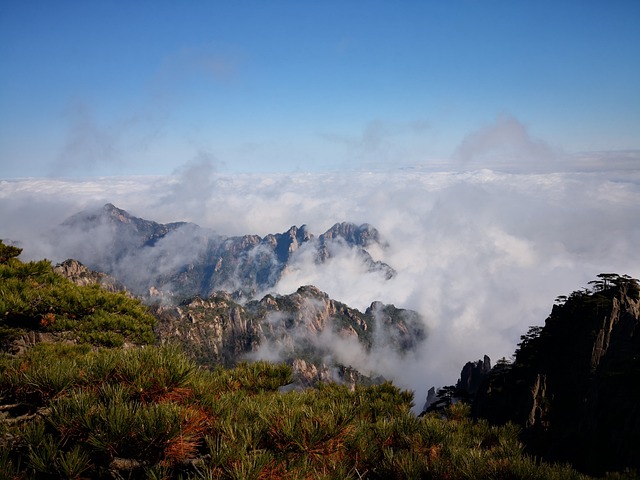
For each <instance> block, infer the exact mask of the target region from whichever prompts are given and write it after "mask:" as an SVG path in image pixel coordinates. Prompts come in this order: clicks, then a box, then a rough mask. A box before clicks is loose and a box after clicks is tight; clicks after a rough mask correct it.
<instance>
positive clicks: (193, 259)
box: [56, 204, 395, 298]
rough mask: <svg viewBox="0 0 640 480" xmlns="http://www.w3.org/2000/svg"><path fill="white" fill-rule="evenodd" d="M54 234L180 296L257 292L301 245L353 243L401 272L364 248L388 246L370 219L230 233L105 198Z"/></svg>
mask: <svg viewBox="0 0 640 480" xmlns="http://www.w3.org/2000/svg"><path fill="white" fill-rule="evenodd" d="M56 235H57V238H58V243H59V245H58V246H57V250H58V251H61V252H64V253H65V254H66V255H68V256H69V257H73V258H76V259H77V260H79V261H80V262H82V263H83V264H85V265H87V266H88V267H89V268H91V269H93V270H98V271H102V272H106V273H108V274H109V275H112V276H114V277H115V278H117V279H118V280H119V281H121V282H122V283H123V284H125V285H126V287H127V288H128V289H129V290H131V291H132V292H134V293H136V294H137V295H145V294H146V293H147V292H148V290H149V289H150V288H152V287H153V288H155V289H156V290H157V291H162V292H165V293H167V294H171V295H174V296H177V297H191V296H195V295H199V296H201V297H203V298H206V297H208V296H210V295H211V294H213V293H214V292H216V291H220V290H225V291H228V292H236V293H237V294H238V295H240V296H242V297H243V298H252V297H254V296H255V295H256V294H257V293H259V292H264V291H267V290H268V289H270V288H271V287H273V286H274V285H275V284H276V283H277V282H278V280H279V279H280V277H281V276H282V274H283V272H284V271H285V269H286V268H287V266H288V265H289V264H291V263H292V262H295V260H296V255H298V252H299V251H301V250H302V249H304V250H305V253H307V254H308V253H311V257H312V258H313V260H314V261H315V262H316V263H322V262H326V261H327V260H329V259H330V258H332V257H333V256H334V254H335V253H336V252H338V251H343V250H344V249H348V250H349V251H352V252H355V254H356V256H357V257H358V258H359V259H360V261H362V263H363V264H364V265H366V266H367V268H368V269H369V270H370V271H372V272H379V273H380V274H382V275H383V276H384V277H386V278H387V279H388V278H391V277H393V276H394V275H395V271H394V270H393V268H391V267H390V266H389V265H387V264H385V263H383V262H379V261H374V260H373V259H372V257H371V255H370V254H369V252H368V251H367V250H366V248H367V247H370V246H372V245H374V244H375V245H379V246H380V247H381V248H385V246H386V244H385V243H384V242H383V241H382V240H381V239H380V234H379V233H378V231H377V230H376V229H375V228H373V227H372V226H371V225H368V224H363V225H360V226H357V225H354V224H351V223H338V224H336V225H334V226H333V227H331V228H330V229H329V230H328V231H327V232H325V233H324V234H322V235H320V236H319V237H317V238H316V237H314V235H313V234H311V233H310V232H309V231H308V230H307V228H306V226H304V225H303V226H301V227H296V226H292V227H291V228H290V229H289V230H287V231H286V232H283V233H278V234H269V235H266V236H265V237H259V236H257V235H244V236H239V237H225V236H222V235H217V234H215V233H214V232H212V231H209V230H207V229H203V228H201V227H199V226H197V225H195V224H191V223H185V222H176V223H168V224H159V223H156V222H153V221H150V220H144V219H141V218H137V217H134V216H132V215H130V214H129V213H127V212H126V211H124V210H121V209H119V208H117V207H115V206H113V205H111V204H106V205H104V207H102V208H101V209H99V210H90V211H85V212H80V213H78V214H76V215H74V216H72V217H70V218H69V219H68V220H66V221H65V222H64V223H63V224H62V225H61V226H60V227H59V228H58V230H57V232H56Z"/></svg>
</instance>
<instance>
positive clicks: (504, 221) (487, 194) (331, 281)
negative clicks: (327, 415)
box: [0, 159, 640, 403]
mask: <svg viewBox="0 0 640 480" xmlns="http://www.w3.org/2000/svg"><path fill="white" fill-rule="evenodd" d="M194 178H195V179H198V181H197V182H196V184H195V187H197V188H194V183H193V179H194ZM107 202H110V203H113V204H114V205H116V206H117V207H119V208H122V209H125V210H127V211H128V212H129V213H130V214H132V215H135V216H138V217H142V218H145V219H149V220H154V221H157V222H160V223H167V222H174V221H188V222H194V223H197V224H199V225H200V226H202V227H206V228H209V229H211V230H213V231H214V232H216V233H219V234H222V235H229V236H231V235H244V234H257V235H260V236H264V235H266V234H268V233H279V232H284V231H286V230H287V229H288V228H289V227H291V226H292V225H297V226H301V225H303V224H306V225H307V227H308V229H309V231H310V232H313V233H314V234H315V235H319V234H320V233H323V232H324V231H326V230H327V229H328V228H330V227H331V226H332V225H333V224H334V223H336V222H342V221H349V222H353V223H355V224H361V223H369V224H371V225H373V226H374V227H375V228H377V229H378V231H379V232H380V234H381V236H382V237H383V240H384V241H385V242H387V243H388V247H386V248H383V247H379V246H373V247H372V248H370V249H368V251H369V253H370V254H371V255H372V256H373V259H374V260H380V261H383V262H385V263H387V264H389V265H390V266H391V267H393V268H394V269H395V270H396V271H397V275H396V276H395V277H393V278H392V279H389V280H387V279H385V277H384V276H383V275H381V274H380V273H379V272H370V271H367V269H366V267H365V266H364V265H363V264H362V262H361V261H360V259H359V258H357V257H356V256H354V255H353V252H352V251H350V250H348V249H346V248H345V249H344V251H342V252H341V251H337V252H332V253H333V254H334V255H333V257H332V258H331V260H330V261H328V262H326V263H325V264H315V263H313V261H312V258H311V255H309V254H306V253H308V252H306V251H305V249H304V248H301V249H299V250H298V251H297V252H296V253H295V255H294V256H293V258H292V263H291V264H290V267H289V268H288V269H287V271H286V272H285V274H284V276H283V277H282V279H281V280H280V282H279V283H278V284H277V286H276V288H275V291H276V293H281V294H286V293H291V292H293V291H295V290H296V289H297V288H298V287H299V286H301V285H308V284H311V285H315V286H316V287H318V288H319V289H320V290H322V291H325V292H326V293H327V294H328V295H329V296H330V297H331V298H334V299H336V300H339V301H341V302H344V303H346V304H347V305H349V306H351V307H355V308H358V309H360V310H362V311H364V310H365V309H366V308H367V307H368V306H369V305H370V304H371V302H372V301H374V300H379V301H382V302H384V303H392V304H394V305H396V306H397V307H399V308H407V309H414V310H417V311H418V312H420V313H421V314H422V315H423V316H424V318H425V321H426V324H427V325H426V327H427V335H428V338H427V341H426V342H425V343H424V348H423V349H422V350H421V351H420V352H418V353H417V354H416V355H415V356H414V355H411V356H409V357H406V358H404V359H399V358H398V359H396V360H397V361H396V360H394V362H388V363H391V364H387V365H386V366H385V372H384V374H386V375H388V376H390V377H391V378H392V379H393V380H394V381H395V382H396V383H397V384H398V385H400V386H403V387H409V388H413V389H415V390H416V403H421V402H422V399H423V398H424V394H425V392H426V388H428V387H429V386H431V385H443V384H450V383H453V382H455V380H456V378H457V376H458V374H459V372H460V369H461V367H462V365H463V364H464V363H465V362H466V361H468V360H477V359H478V358H482V356H483V355H484V354H488V355H489V356H490V357H491V359H492V360H493V361H494V362H495V360H497V359H498V358H500V357H503V356H506V357H509V356H510V355H511V354H512V353H513V351H514V349H515V345H516V343H517V342H518V340H519V336H520V335H522V334H524V333H525V332H526V331H527V328H528V326H530V325H541V324H543V322H544V319H545V318H546V316H547V315H548V313H549V311H550V309H551V306H552V304H553V301H554V298H555V297H556V296H557V295H562V294H568V293H570V292H571V291H573V290H576V289H579V288H581V287H583V286H586V284H587V282H588V281H589V280H592V279H593V278H594V277H595V276H596V275H597V274H598V273H601V272H616V273H620V274H629V275H631V276H633V277H639V276H640V254H639V253H638V246H639V245H640V172H638V171H636V170H634V169H626V170H624V171H617V172H603V171H590V172H575V171H574V172H561V173H535V174H531V173H502V172H498V171H492V170H486V169H481V170H472V171H467V172H438V171H429V170H427V169H420V168H414V169H406V170H397V171H392V172H389V171H372V172H336V173H314V174H306V173H292V174H260V175H258V174H224V173H218V172H216V171H215V168H212V165H211V163H210V162H208V161H206V160H202V159H201V160H200V161H198V162H193V163H190V164H187V165H186V166H185V167H184V168H183V169H182V170H180V171H179V172H178V173H177V174H176V175H175V176H172V177H126V178H102V179H92V180H87V181H83V180H58V179H18V180H10V181H0V238H2V239H4V240H6V241H13V242H16V243H17V244H18V245H19V246H21V247H23V248H24V252H23V254H22V256H21V258H22V259H23V260H30V259H39V258H43V257H46V258H49V259H50V260H52V261H53V262H54V263H55V262H61V261H63V260H65V259H66V258H67V257H70V256H73V252H71V251H64V248H62V251H60V249H59V248H58V249H57V250H54V249H53V248H52V246H51V245H52V241H51V238H50V235H51V232H52V231H53V229H54V227H55V226H57V225H59V224H60V223H61V222H63V221H64V220H65V219H66V218H67V217H69V216H70V215H72V214H74V213H77V212H78V211H80V210H82V209H84V208H87V207H94V206H101V205H103V204H104V203H107ZM177 238H178V237H176V239H177ZM180 238H181V239H183V240H184V241H185V244H184V245H182V246H181V248H183V249H185V252H188V249H189V248H190V245H189V238H188V236H184V235H183V236H181V237H180ZM174 240H175V239H174ZM87 241H88V242H90V240H87ZM99 246H100V239H93V243H89V244H88V246H87V248H96V249H97V248H99ZM187 256H188V255H187Z"/></svg>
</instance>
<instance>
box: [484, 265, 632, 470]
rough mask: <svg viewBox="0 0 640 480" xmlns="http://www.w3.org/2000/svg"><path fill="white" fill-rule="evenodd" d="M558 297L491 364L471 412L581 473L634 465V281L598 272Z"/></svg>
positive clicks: (535, 452)
mask: <svg viewBox="0 0 640 480" xmlns="http://www.w3.org/2000/svg"><path fill="white" fill-rule="evenodd" d="M592 285H593V290H587V289H584V290H581V291H575V292H573V293H572V294H571V295H570V296H568V297H559V298H558V302H557V304H556V305H555V306H554V307H553V310H552V312H551V315H550V316H549V318H547V320H546V322H545V325H544V327H532V328H531V329H530V330H529V332H528V333H527V334H526V335H523V336H522V342H521V343H520V344H519V348H518V350H517V351H516V354H515V360H514V362H513V363H508V362H499V364H498V365H496V367H494V368H493V369H492V370H491V372H490V373H489V374H488V375H487V376H486V379H485V381H484V383H483V385H482V386H481V387H480V389H479V391H478V393H477V396H476V399H475V401H474V403H473V413H474V415H475V416H476V417H479V418H485V419H488V420H489V421H490V422H492V423H497V424H504V423H506V422H514V423H516V424H517V425H521V426H522V427H523V429H524V431H523V436H522V438H523V441H524V442H525V444H526V445H527V448H528V450H529V451H530V452H532V453H534V454H536V455H539V456H542V457H543V458H545V459H548V460H563V461H571V462H572V463H573V464H574V465H576V466H578V467H579V468H581V469H584V470H586V471H589V472H595V473H603V472H605V471H609V470H621V469H624V468H627V467H632V468H636V469H638V468H640V403H639V402H638V399H640V286H639V284H638V282H637V280H634V279H631V278H629V277H627V276H619V275H615V274H602V275H599V277H598V280H596V281H594V282H592Z"/></svg>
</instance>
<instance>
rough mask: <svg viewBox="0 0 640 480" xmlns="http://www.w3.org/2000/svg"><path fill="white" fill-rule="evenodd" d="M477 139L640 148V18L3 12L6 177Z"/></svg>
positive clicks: (361, 160) (333, 6) (167, 167)
mask: <svg viewBox="0 0 640 480" xmlns="http://www.w3.org/2000/svg"><path fill="white" fill-rule="evenodd" d="M488 131H491V132H492V133H493V134H495V135H494V136H493V140H494V141H496V138H497V139H498V140H497V141H501V139H502V140H504V141H507V143H508V142H512V143H514V140H513V136H514V135H515V136H518V135H519V136H520V137H519V138H520V139H521V140H522V139H523V138H524V140H522V141H520V143H518V142H519V141H515V143H516V144H519V145H522V143H523V142H524V143H525V144H526V146H529V147H532V146H540V145H543V146H544V149H543V150H544V151H551V150H552V151H554V152H563V153H567V154H573V153H577V152H586V151H609V150H639V149H640V2H638V1H637V0H632V1H615V0H614V1H598V2H594V1H568V0H567V1H565V0H561V1H557V0H555V1H535V2H534V1H531V2H529V1H506V0H505V1H498V0H496V1H438V2H430V1H397V2H395V1H393V2H392V1H384V2H380V1H345V0H340V1H337V0H336V1H331V0H326V1H278V0H274V1H234V2H231V1H195V0H194V1H185V2H175V1H159V0H154V1H133V2H125V1H91V2H87V1H66V0H60V1H55V2H53V1H45V0H41V1H31V0H2V1H1V2H0V167H1V169H0V178H14V177H20V176H36V177H39V176H65V177H78V176H80V177H82V176H92V175H127V174H168V173H172V172H174V171H175V170H176V168H178V166H180V165H183V164H185V162H189V161H197V160H198V159H200V160H202V159H207V160H208V161H213V162H215V164H216V166H217V168H219V169H220V170H221V171H228V172H236V171H237V172H253V171H256V172H260V171H307V170H308V171H322V170H339V169H344V168H361V167H366V166H367V165H370V164H376V165H380V164H383V165H389V166H396V165H397V166H401V165H411V164H422V163H429V162H438V161H442V160H443V159H449V158H454V157H456V156H457V157H469V156H470V155H472V154H471V153H469V152H474V151H476V150H473V149H472V148H471V146H470V145H471V144H472V143H474V142H475V146H476V147H477V145H478V143H482V142H479V140H482V141H483V142H484V147H483V148H484V149H485V150H487V149H490V148H489V147H487V146H486V137H487V135H486V134H487V132H488ZM483 132H484V133H483ZM505 132H506V133H505ZM483 135H484V136H483ZM504 135H506V140H505V137H504ZM509 135H511V136H509ZM480 137H482V138H480ZM491 145H492V146H494V144H493V143H492V144H491ZM491 148H493V147H491ZM530 150H531V149H530ZM533 150H535V149H533ZM535 151H539V150H535Z"/></svg>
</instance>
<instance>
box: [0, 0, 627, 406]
mask: <svg viewBox="0 0 640 480" xmlns="http://www.w3.org/2000/svg"><path fill="white" fill-rule="evenodd" d="M638 85H640V4H639V3H638V2H632V1H620V2H607V3H604V2H591V1H587V2H584V1H581V2H577V1H576V2H573V1H568V2H560V3H558V2H546V1H543V2H528V3H525V2H519V3H516V2H472V1H457V2H446V3H444V2H417V1H410V2H405V3H403V4H402V7H399V6H398V4H395V3H391V2H379V1H372V2H338V1H328V2H289V1H286V2H285V1H275V2H268V3H267V2H257V1H248V2H242V4H239V3H233V4H231V3H223V2H189V3H188V4H185V5H177V4H175V3H173V2H145V1H143V2H133V3H129V4H123V3H120V4H117V3H113V2H101V1H99V2H91V3H86V2H76V1H65V2H57V3H56V4H53V3H47V2H18V1H14V0H8V1H5V2H2V4H1V5H0V167H1V171H0V238H3V239H8V240H11V241H15V242H17V243H18V244H20V246H22V247H24V249H25V250H24V253H23V257H22V258H24V259H37V258H43V257H46V258H50V259H51V260H53V261H62V260H64V259H65V258H62V257H64V256H65V255H66V254H71V253H72V252H67V251H56V250H54V249H53V248H52V242H51V232H52V230H53V228H54V227H55V226H56V225H58V224H59V223H60V222H62V221H63V220H64V219H65V218H67V217H68V216H69V215H72V214H74V213H76V212H78V211H79V210H81V209H83V208H88V207H95V206H100V205H102V204H104V203H107V202H110V203H113V204H115V205H116V206H118V207H120V208H123V209H125V210H127V211H129V212H130V213H131V214H133V215H136V216H140V217H143V218H147V219H150V220H155V221H158V222H172V221H193V222H195V223H198V224H200V225H201V226H203V227H207V228H211V229H213V230H215V231H217V232H218V233H220V234H223V235H243V234H258V235H266V234H268V233H279V232H283V231H286V230H287V229H288V228H289V227H290V226H292V225H297V226H300V225H302V224H307V225H308V226H309V228H310V230H311V231H312V232H313V233H315V234H320V233H322V232H323V231H324V230H326V229H327V228H329V227H330V226H331V225H332V224H333V223H336V222H342V221H351V222H355V223H364V222H367V223H370V224H372V225H373V226H375V227H376V228H377V229H378V230H379V231H380V232H381V234H382V235H383V237H384V238H385V239H386V240H387V241H388V243H389V248H388V250H385V251H382V250H381V251H375V252H372V253H373V254H374V255H375V256H376V259H381V260H383V261H385V262H387V263H389V264H390V265H391V266H392V267H393V268H394V269H396V270H397V271H398V275H397V277H396V278H395V279H393V280H392V281H390V282H387V281H382V280H381V279H379V278H375V277H372V276H370V275H366V274H364V273H363V272H362V268H361V265H359V264H358V263H357V261H355V260H354V259H353V258H350V257H349V256H348V255H347V254H345V255H342V256H340V255H339V256H338V257H337V258H336V259H335V261H332V262H330V263H329V264H327V265H326V266H324V267H323V268H319V267H317V266H314V265H312V264H311V263H310V262H305V261H304V260H305V259H304V258H302V257H301V258H300V259H299V260H300V262H299V264H298V265H297V267H298V268H293V269H292V270H291V271H290V272H289V273H288V275H287V276H285V277H284V278H283V279H282V281H281V282H280V283H279V285H278V286H277V287H276V290H277V292H278V293H290V292H291V291H293V290H295V289H296V288H297V287H298V286H299V285H301V284H314V285H316V286H317V287H318V288H320V289H321V290H324V291H326V292H327V293H328V294H329V295H330V296H331V297H333V298H336V299H337V300H340V301H344V302H345V303H347V304H349V305H351V306H354V307H357V308H366V306H367V305H368V304H370V303H371V302H372V301H374V300H381V301H384V302H387V303H394V304H396V306H398V307H401V308H412V309H416V310H418V311H419V312H420V313H421V314H423V315H424V316H425V319H426V322H427V327H428V328H429V332H430V333H429V335H430V340H428V341H427V342H426V346H425V349H424V351H423V352H420V355H419V356H418V358H417V359H416V358H414V359H413V361H412V363H410V364H407V363H396V364H394V365H390V366H387V367H388V368H389V369H390V372H391V373H392V374H395V377H394V380H397V381H398V382H399V383H400V384H401V385H403V386H411V387H412V388H428V387H429V386H430V385H433V384H435V385H442V384H444V383H447V382H448V383H451V382H453V381H455V376H456V375H457V374H458V373H459V371H460V368H461V366H462V365H463V364H464V362H466V361H468V360H476V359H478V358H481V356H482V355H483V354H485V353H486V354H489V355H490V356H491V357H492V359H493V360H494V361H495V360H496V359H497V358H500V357H501V356H507V357H508V356H509V355H510V354H511V353H512V352H513V350H514V348H515V344H516V342H517V341H518V338H519V336H520V335H522V334H524V333H525V332H526V330H527V328H528V326H529V325H540V324H541V323H542V322H543V321H544V318H545V317H546V315H547V314H548V312H549V309H550V308H551V305H552V303H553V299H554V298H555V296H557V295H563V294H568V293H570V292H571V291H572V290H575V289H578V288H581V287H583V286H585V285H586V283H587V282H588V281H589V280H592V279H593V278H594V277H595V275H597V274H598V273H601V272H603V271H607V272H610V271H613V272H616V273H620V274H629V275H632V276H634V277H639V276H640V257H639V256H638V253H637V246H638V245H640V223H639V222H638V219H640V88H638ZM185 248H188V245H185ZM420 395H421V394H418V396H417V397H416V401H417V402H420V401H421V398H420Z"/></svg>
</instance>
